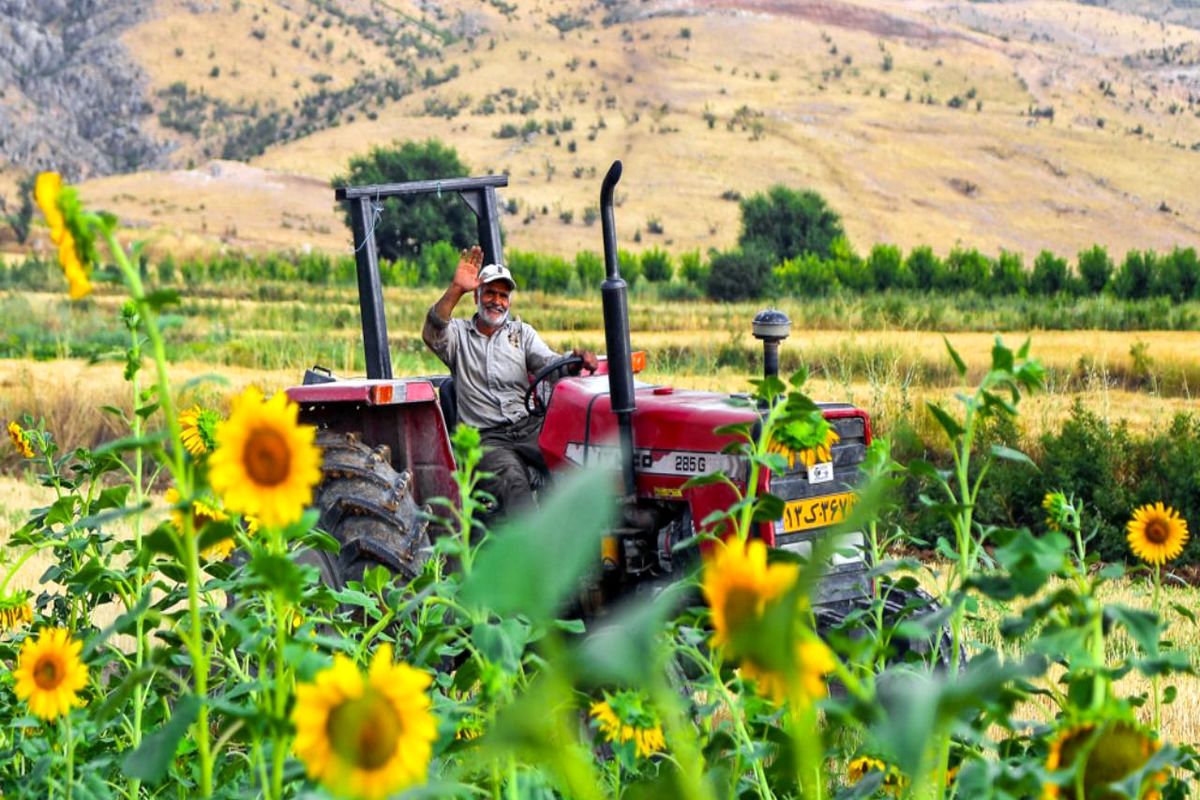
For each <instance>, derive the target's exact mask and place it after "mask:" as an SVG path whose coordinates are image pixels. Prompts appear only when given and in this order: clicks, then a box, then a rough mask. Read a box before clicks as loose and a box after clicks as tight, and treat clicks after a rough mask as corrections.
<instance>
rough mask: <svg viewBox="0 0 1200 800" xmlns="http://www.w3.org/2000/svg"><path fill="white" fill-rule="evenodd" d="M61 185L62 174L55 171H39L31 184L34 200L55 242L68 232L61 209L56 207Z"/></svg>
mask: <svg viewBox="0 0 1200 800" xmlns="http://www.w3.org/2000/svg"><path fill="white" fill-rule="evenodd" d="M62 185H63V183H62V175H59V174H58V173H57V172H42V173H39V174H38V176H37V179H36V181H35V183H34V185H33V197H34V200H36V201H37V204H38V208H40V209H41V210H42V214H43V215H44V216H45V217H46V225H47V226H48V227H49V228H50V240H51V241H52V242H54V243H55V244H58V243H59V242H61V241H62V238H63V235H64V234H66V233H68V231H67V223H66V220H65V219H64V218H63V213H62V209H60V208H59V207H58V196H59V195H60V194H61V193H62Z"/></svg>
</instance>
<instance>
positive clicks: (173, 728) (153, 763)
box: [121, 694, 200, 784]
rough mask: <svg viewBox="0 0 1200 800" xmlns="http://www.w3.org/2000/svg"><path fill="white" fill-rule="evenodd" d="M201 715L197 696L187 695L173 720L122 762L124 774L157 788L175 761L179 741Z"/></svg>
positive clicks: (182, 699)
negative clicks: (156, 785) (155, 785)
mask: <svg viewBox="0 0 1200 800" xmlns="http://www.w3.org/2000/svg"><path fill="white" fill-rule="evenodd" d="M199 713H200V700H199V698H197V697H196V696H195V695H194V694H186V695H184V696H183V697H182V698H180V700H179V702H178V703H176V704H175V711H174V713H172V714H171V718H170V719H169V720H167V722H166V724H165V725H163V726H162V727H161V728H159V729H158V730H156V731H155V732H154V733H151V734H150V735H149V736H147V737H146V738H145V739H143V740H142V743H141V744H140V745H139V746H138V748H137V749H136V750H134V751H133V752H132V753H130V754H129V755H127V756H125V759H124V761H122V762H121V771H122V772H124V773H125V774H126V775H127V776H128V777H130V778H137V779H139V780H143V781H145V782H146V783H149V784H157V783H158V782H159V781H160V780H162V778H163V776H164V775H165V774H166V772H167V767H169V766H170V765H171V761H173V760H174V758H175V750H176V749H177V748H178V746H179V741H180V739H182V738H183V736H184V734H186V733H187V730H188V728H190V727H191V725H192V723H193V722H195V721H196V716H197V715H198V714H199Z"/></svg>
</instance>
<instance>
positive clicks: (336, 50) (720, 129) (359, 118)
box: [3, 0, 1200, 256]
mask: <svg viewBox="0 0 1200 800" xmlns="http://www.w3.org/2000/svg"><path fill="white" fill-rule="evenodd" d="M145 2H146V3H147V4H149V5H151V6H152V8H149V9H148V10H147V13H146V14H145V15H143V16H142V17H139V19H138V21H137V22H136V23H134V24H131V25H128V26H127V27H125V28H123V29H122V32H121V42H122V43H123V44H124V47H125V51H126V53H127V56H128V59H129V64H130V65H131V67H132V69H133V72H134V73H136V74H140V75H142V76H144V87H145V88H144V95H143V96H144V97H145V99H146V102H148V103H149V104H150V105H151V106H152V107H153V109H154V113H153V114H150V115H145V116H144V117H142V118H141V119H140V121H139V125H140V126H141V130H143V131H144V132H145V135H146V136H147V137H149V139H150V140H152V141H153V142H155V143H156V145H157V146H158V148H159V149H158V151H157V152H159V153H161V155H160V156H158V157H159V158H160V159H161V163H163V164H167V165H169V166H170V168H169V169H166V170H162V171H146V170H143V171H140V172H133V173H122V172H121V170H114V169H104V168H102V167H101V166H97V167H96V168H95V169H94V170H93V173H92V174H96V173H102V172H109V173H113V174H109V175H107V176H105V177H97V178H93V179H91V180H88V181H86V182H85V184H84V191H85V194H86V196H87V198H88V200H89V201H90V202H92V203H95V204H97V205H101V206H104V207H107V208H110V209H112V210H114V211H116V212H117V213H119V214H120V215H121V216H122V218H123V219H124V220H126V221H127V222H128V223H130V224H132V225H134V226H135V227H137V228H138V229H139V231H140V232H142V233H144V234H145V235H146V236H148V237H149V238H151V239H152V240H153V241H154V242H155V245H156V246H157V247H159V248H171V249H178V248H181V247H182V248H185V249H193V248H200V247H209V246H214V245H220V244H224V245H227V246H232V247H239V248H249V249H262V248H288V247H292V248H303V247H316V248H326V249H340V248H344V247H345V246H346V243H347V239H348V236H347V234H346V232H345V229H344V228H343V226H342V224H341V222H340V220H339V218H338V216H337V215H336V213H335V210H334V208H333V204H332V192H331V190H330V189H329V188H328V181H329V179H330V177H331V176H333V175H335V174H336V173H338V172H339V171H340V170H342V169H344V166H345V163H346V161H347V159H348V158H349V156H350V155H352V154H355V153H360V152H364V151H365V150H366V149H367V148H369V147H370V146H372V145H382V144H386V143H388V142H390V141H392V140H395V139H406V138H425V137H429V136H434V137H437V138H439V139H441V140H443V141H445V142H447V143H450V144H452V145H454V146H455V147H456V148H457V149H458V151H459V153H460V154H461V155H462V157H463V158H464V160H465V161H466V162H467V163H468V164H470V165H471V167H472V169H473V170H474V171H475V172H476V173H483V172H507V173H508V174H509V176H510V187H509V189H508V190H507V191H505V192H504V199H505V200H507V201H508V202H509V208H510V211H512V212H513V213H510V214H509V215H507V216H506V219H505V220H504V225H505V227H506V229H507V232H508V245H509V247H516V248H524V249H538V250H545V251H550V252H559V253H563V254H571V253H573V252H574V251H575V250H577V249H579V248H591V249H599V246H600V234H599V226H598V224H595V223H594V214H593V211H594V207H595V205H596V201H597V192H598V184H599V175H601V174H602V173H603V171H604V169H605V168H606V167H607V165H608V163H609V162H610V161H611V160H612V159H614V158H621V159H623V160H624V161H625V162H626V178H625V179H624V181H623V182H622V184H621V188H620V191H619V193H618V201H619V202H620V208H619V209H618V228H619V233H620V238H621V242H622V244H623V245H624V246H629V247H632V248H635V249H638V248H644V247H649V246H655V245H657V246H661V247H665V248H667V249H669V250H672V251H675V252H680V251H683V250H686V249H694V248H701V249H706V248H708V247H710V246H715V247H725V246H728V245H729V244H731V243H732V242H733V241H734V239H735V238H736V234H737V224H738V223H737V203H736V202H735V201H736V199H737V197H738V196H739V194H742V195H744V194H746V193H749V192H753V191H756V190H760V189H762V188H765V187H766V186H768V185H770V184H772V183H775V182H784V183H787V184H789V185H792V186H797V187H811V188H814V189H816V190H818V191H819V192H821V193H822V194H823V195H825V196H826V197H827V199H828V200H829V201H830V203H831V204H832V205H833V207H834V208H836V209H837V210H838V211H839V212H840V213H841V214H842V215H843V217H844V218H845V222H846V227H847V231H848V233H849V235H850V238H851V240H852V242H853V243H854V244H855V245H856V246H858V247H859V248H860V249H865V248H866V247H869V246H870V244H871V243H873V242H877V241H886V242H894V243H896V244H899V245H901V246H902V247H904V248H910V247H912V246H915V245H917V244H931V245H933V246H934V248H935V249H937V250H939V251H942V252H944V251H946V250H948V249H949V248H951V247H952V246H954V245H955V244H956V243H963V244H966V245H969V246H979V247H981V248H983V249H985V250H987V251H991V252H995V251H998V250H999V249H1001V248H1005V249H1009V250H1016V251H1020V252H1022V253H1025V254H1026V255H1027V256H1032V255H1033V254H1035V253H1036V252H1037V251H1038V250H1040V249H1042V248H1049V249H1051V250H1054V251H1056V252H1059V253H1063V254H1067V255H1073V254H1074V253H1075V252H1076V251H1078V250H1079V249H1081V248H1082V247H1084V246H1088V245H1090V244H1092V243H1093V242H1100V243H1102V244H1106V245H1108V246H1109V247H1110V248H1111V249H1113V250H1114V251H1117V252H1123V251H1124V250H1126V249H1129V248H1139V249H1140V248H1155V249H1165V248H1170V247H1172V246H1175V245H1177V244H1179V245H1193V244H1195V243H1196V240H1197V239H1198V238H1200V237H1198V236H1197V232H1198V229H1200V204H1198V202H1197V201H1196V199H1195V193H1194V192H1193V191H1191V189H1192V186H1191V181H1192V174H1193V172H1194V171H1195V167H1196V165H1197V163H1198V160H1200V153H1198V152H1197V149H1200V119H1197V114H1198V112H1200V73H1198V71H1197V57H1198V54H1200V31H1197V30H1196V29H1194V28H1192V27H1189V25H1191V24H1196V22H1197V19H1196V17H1195V15H1192V14H1188V13H1182V12H1181V11H1180V10H1179V9H1174V8H1172V9H1170V10H1169V11H1167V12H1163V13H1159V14H1157V15H1156V16H1153V17H1147V16H1146V14H1147V13H1148V12H1151V11H1153V9H1151V8H1149V7H1150V5H1151V4H1149V3H1144V2H1137V0H1112V1H1111V2H1109V3H1097V2H1093V3H1090V4H1080V3H1071V2H1040V1H1039V0H1029V1H1028V2H993V3H971V2H931V1H930V0H853V1H852V0H644V1H643V0H628V1H626V0H605V1H604V2H602V3H587V2H578V0H516V2H513V3H509V2H506V0H490V3H489V4H480V3H476V2H470V3H467V2H463V0H444V2H421V3H407V2H401V1H400V0H392V2H382V0H361V1H360V0H341V1H340V2H335V1H334V0H319V1H318V0H308V1H307V2H306V1H305V0H260V1H259V2H251V1H250V0H220V1H219V2H218V1H217V0H209V1H208V2H196V1H195V0H155V2H151V0H145ZM3 146H4V148H5V152H6V154H7V155H8V157H9V159H10V161H14V162H17V164H18V165H23V166H29V165H28V164H27V163H26V162H23V161H21V160H20V159H18V158H16V156H15V155H14V154H13V152H10V150H9V144H8V137H7V136H6V137H5V143H4V145H3ZM1193 148H1196V149H1193ZM222 158H223V159H236V160H241V161H245V162H248V163H245V164H237V163H232V162H229V161H218V160H216V159H222ZM39 166H40V164H39ZM8 172H9V174H10V175H11V174H13V173H15V170H13V169H10V170H9V171H8Z"/></svg>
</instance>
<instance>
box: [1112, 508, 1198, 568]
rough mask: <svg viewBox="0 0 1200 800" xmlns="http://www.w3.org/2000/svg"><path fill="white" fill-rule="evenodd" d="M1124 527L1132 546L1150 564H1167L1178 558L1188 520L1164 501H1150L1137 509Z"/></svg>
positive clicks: (1134, 551)
mask: <svg viewBox="0 0 1200 800" xmlns="http://www.w3.org/2000/svg"><path fill="white" fill-rule="evenodd" d="M1125 529H1126V531H1128V534H1127V536H1126V538H1127V539H1128V540H1129V549H1130V550H1132V551H1133V554H1134V555H1135V556H1137V557H1138V558H1140V559H1141V560H1142V561H1145V562H1146V563H1147V564H1164V563H1166V562H1167V561H1170V560H1171V559H1173V558H1177V557H1178V556H1179V554H1180V553H1182V552H1183V545H1184V544H1185V543H1186V542H1187V540H1188V529H1187V520H1185V519H1183V518H1182V517H1180V516H1179V515H1178V514H1176V513H1175V509H1173V508H1171V507H1170V506H1164V505H1163V504H1162V503H1155V504H1153V505H1151V504H1149V503H1147V504H1146V505H1144V506H1141V507H1140V508H1138V509H1136V510H1135V511H1134V512H1133V518H1132V519H1130V520H1129V523H1128V524H1127V525H1126V526H1125Z"/></svg>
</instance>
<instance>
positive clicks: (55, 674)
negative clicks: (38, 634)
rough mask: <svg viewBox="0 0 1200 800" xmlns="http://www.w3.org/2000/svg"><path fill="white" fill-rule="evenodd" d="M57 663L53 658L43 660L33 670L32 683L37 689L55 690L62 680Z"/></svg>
mask: <svg viewBox="0 0 1200 800" xmlns="http://www.w3.org/2000/svg"><path fill="white" fill-rule="evenodd" d="M61 672H62V670H60V669H59V665H58V662H57V661H56V660H55V659H53V658H43V659H42V660H41V661H39V662H38V663H37V665H36V666H34V668H33V681H34V683H36V684H37V685H38V688H39V689H57V688H58V684H59V682H60V681H61V680H62V678H61V674H60V673H61Z"/></svg>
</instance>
